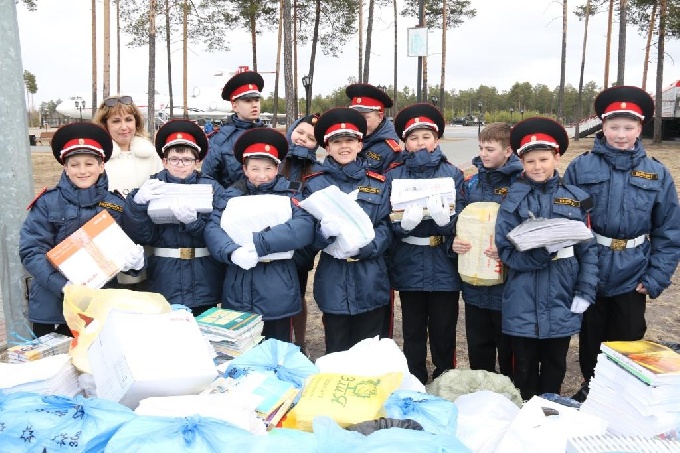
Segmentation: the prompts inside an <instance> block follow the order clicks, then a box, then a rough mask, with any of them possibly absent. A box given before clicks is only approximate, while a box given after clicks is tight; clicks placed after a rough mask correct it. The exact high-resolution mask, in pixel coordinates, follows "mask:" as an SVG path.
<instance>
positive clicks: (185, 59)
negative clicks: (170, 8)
mask: <svg viewBox="0 0 680 453" xmlns="http://www.w3.org/2000/svg"><path fill="white" fill-rule="evenodd" d="M188 16H189V2H188V0H184V5H183V8H182V98H184V101H183V104H182V117H183V118H184V119H188V118H189V30H188V28H189V27H188V25H189V24H188V21H189V17H188Z"/></svg>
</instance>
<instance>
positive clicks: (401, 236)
mask: <svg viewBox="0 0 680 453" xmlns="http://www.w3.org/2000/svg"><path fill="white" fill-rule="evenodd" d="M394 124H395V129H396V131H397V133H398V134H399V136H400V137H401V138H402V139H403V140H404V143H405V144H406V152H404V153H403V156H402V157H403V160H402V162H401V163H398V164H395V165H393V167H392V168H391V169H390V170H388V171H387V172H386V174H385V176H387V178H388V181H389V183H390V186H391V183H392V181H394V180H395V179H430V178H450V179H452V180H453V182H454V184H455V186H456V194H457V195H458V197H459V199H460V201H461V202H462V196H461V192H462V190H461V189H462V186H463V173H462V172H461V171H460V170H459V169H458V168H457V167H456V166H454V165H452V164H451V163H449V162H448V161H447V160H446V156H444V153H443V152H442V150H441V149H440V148H439V139H440V138H441V136H442V135H443V134H444V124H445V123H444V117H443V116H442V114H441V113H440V112H439V110H437V108H436V107H434V106H432V105H431V104H427V103H422V104H414V105H411V106H409V107H406V108H404V109H403V110H401V111H400V112H399V113H398V114H397V116H396V118H395V120H394ZM456 204H457V205H459V204H461V203H456ZM427 208H428V214H429V218H427V219H424V218H423V207H422V206H420V205H417V204H411V205H409V206H407V207H406V209H405V210H404V213H403V218H402V219H401V222H395V223H392V224H391V227H392V232H393V234H394V236H395V240H394V241H393V242H392V246H391V247H390V265H389V269H390V282H391V284H392V287H393V288H394V289H395V290H397V291H399V297H400V299H401V312H402V327H403V332H404V355H405V356H406V361H407V362H408V367H409V371H410V372H411V373H412V374H413V375H414V376H415V377H417V378H418V379H419V380H420V382H422V383H423V384H425V383H427V380H428V372H427V367H426V360H427V342H428V338H429V341H430V353H431V356H432V363H433V364H434V372H433V373H432V379H436V378H437V377H438V376H439V375H440V374H442V373H443V372H444V371H446V370H450V369H452V368H455V367H456V334H455V332H456V324H457V323H458V298H459V291H460V289H461V286H460V283H461V281H460V277H459V276H458V270H457V268H456V261H455V260H452V259H451V258H450V256H449V255H448V253H447V249H448V247H449V244H451V242H452V241H453V235H454V226H455V220H456V216H455V213H452V212H451V211H450V207H449V205H448V203H446V204H445V203H444V202H443V201H442V197H441V196H440V195H432V196H431V197H430V198H429V199H428V203H427Z"/></svg>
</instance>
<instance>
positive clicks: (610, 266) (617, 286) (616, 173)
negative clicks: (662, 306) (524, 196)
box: [564, 134, 680, 298]
mask: <svg viewBox="0 0 680 453" xmlns="http://www.w3.org/2000/svg"><path fill="white" fill-rule="evenodd" d="M564 180H565V182H569V184H574V185H576V186H578V187H580V188H581V189H583V190H585V191H586V192H587V193H589V194H590V196H591V197H592V198H593V202H594V204H595V208H594V210H593V212H592V214H591V216H590V220H591V223H592V228H593V231H594V232H595V233H598V234H600V235H602V236H605V237H608V238H614V239H634V238H636V237H638V236H640V235H643V234H648V235H649V240H648V241H645V242H644V243H643V244H641V245H639V246H637V247H635V248H630V249H625V250H621V251H614V250H611V249H610V248H609V247H605V246H603V245H600V244H598V245H597V250H598V255H599V269H600V283H599V286H598V294H599V295H602V296H615V295H617V294H624V293H627V292H630V291H634V290H635V287H636V286H637V284H638V283H640V282H642V284H643V285H644V286H645V288H646V289H647V291H648V292H649V296H650V297H652V298H656V297H659V295H660V294H661V292H662V291H663V290H664V289H666V288H667V287H668V285H670V283H671V277H672V275H673V272H675V268H676V267H677V265H678V260H679V259H680V210H679V209H678V194H677V192H676V189H675V183H674V182H673V178H672V176H671V174H670V173H669V172H668V170H667V169H666V167H664V166H663V164H661V163H660V162H658V161H656V160H654V159H651V158H649V157H647V155H646V153H645V149H644V148H643V147H642V144H641V143H640V141H639V140H638V142H637V143H636V145H635V148H634V149H633V150H632V151H619V150H616V149H614V148H612V147H610V146H608V145H607V144H606V141H605V139H604V136H602V135H601V134H598V136H597V138H596V139H595V146H594V147H593V150H592V151H591V152H588V153H585V154H582V155H581V156H579V157H577V158H576V159H574V160H573V161H572V162H571V163H570V164H569V167H568V168H567V171H566V172H565V174H564Z"/></svg>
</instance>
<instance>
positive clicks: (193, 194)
mask: <svg viewBox="0 0 680 453" xmlns="http://www.w3.org/2000/svg"><path fill="white" fill-rule="evenodd" d="M163 187H164V190H165V192H164V194H163V197H161V198H156V199H153V200H151V201H150V202H149V207H148V208H147V213H148V214H149V217H151V220H152V221H153V223H156V224H162V223H179V222H178V220H177V218H176V217H175V215H174V214H173V213H172V210H171V209H170V206H172V205H173V204H174V203H177V202H180V203H182V204H189V205H190V206H193V207H194V208H196V212H212V210H213V204H212V202H213V191H212V186H211V185H210V184H173V183H166V184H165V185H164V186H163Z"/></svg>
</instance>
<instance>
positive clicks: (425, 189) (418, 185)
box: [390, 177, 456, 222]
mask: <svg viewBox="0 0 680 453" xmlns="http://www.w3.org/2000/svg"><path fill="white" fill-rule="evenodd" d="M391 190H392V191H391V192H390V203H391V204H392V214H390V219H391V220H392V221H393V222H396V221H399V220H401V217H402V215H403V214H404V209H406V207H407V206H408V205H410V204H414V203H415V204H416V205H418V206H420V207H422V208H423V215H424V217H426V218H427V217H429V214H428V212H427V199H428V198H430V196H432V195H441V197H442V200H443V201H444V203H447V204H448V205H449V206H450V208H451V212H453V210H454V209H455V208H456V184H455V182H454V181H453V178H451V177H446V178H432V179H394V180H393V181H392V189H391Z"/></svg>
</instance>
